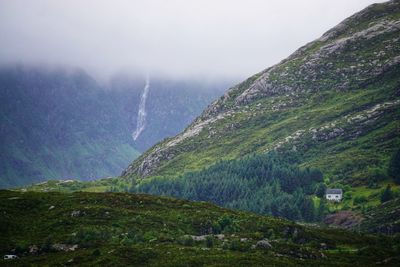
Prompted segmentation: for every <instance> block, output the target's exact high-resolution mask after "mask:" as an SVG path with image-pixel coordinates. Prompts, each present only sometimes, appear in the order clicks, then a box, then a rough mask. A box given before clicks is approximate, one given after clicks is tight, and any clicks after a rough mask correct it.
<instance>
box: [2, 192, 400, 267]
mask: <svg viewBox="0 0 400 267" xmlns="http://www.w3.org/2000/svg"><path fill="white" fill-rule="evenodd" d="M0 211H1V214H2V216H1V217H0V231H1V235H0V253H1V254H10V253H11V254H17V255H19V256H20V258H19V259H17V260H11V261H10V260H2V259H0V266H65V265H67V266H100V265H102V266H272V265H274V266H298V265H300V264H302V265H307V266H339V265H340V266H351V265H353V264H354V262H357V263H358V264H360V265H363V266H372V265H375V264H378V263H383V262H385V264H386V265H389V266H390V265H393V266H395V264H396V263H397V262H398V260H399V256H398V255H399V254H396V252H397V250H398V247H396V240H395V239H391V238H388V237H381V238H377V237H374V236H366V235H359V234H356V233H351V232H346V231H342V230H332V229H331V230H326V229H319V228H314V227H310V226H301V225H298V224H295V223H292V222H288V221H285V220H282V219H278V218H272V217H263V216H259V215H255V214H251V213H244V212H237V211H231V210H227V209H223V208H219V207H217V206H215V205H211V204H208V203H201V202H197V203H196V202H189V201H183V200H177V199H170V198H162V197H154V196H148V195H135V194H121V193H71V194H65V193H37V192H26V193H21V192H12V191H0ZM193 236H195V237H193ZM200 236H202V237H200ZM199 238H200V239H205V240H199V241H196V240H194V239H199ZM260 240H268V243H269V245H268V244H267V243H266V242H265V241H264V242H261V243H258V245H257V242H259V241H260ZM262 244H264V246H262ZM75 245H76V246H75ZM371 251H373V252H374V253H371Z"/></svg>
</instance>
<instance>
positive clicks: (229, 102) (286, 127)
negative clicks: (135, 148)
mask: <svg viewBox="0 0 400 267" xmlns="http://www.w3.org/2000/svg"><path fill="white" fill-rule="evenodd" d="M399 36H400V1H389V2H386V3H382V4H374V5H371V6H369V7H367V8H366V9H364V10H362V11H360V12H359V13H356V14H355V15H353V16H351V17H349V18H348V19H346V20H344V21H343V22H341V23H340V24H339V25H337V26H336V27H334V28H333V29H331V30H329V31H328V32H326V33H325V34H324V35H323V36H322V37H320V38H319V39H317V40H315V41H313V42H311V43H309V44H307V45H305V46H303V47H301V48H300V49H298V50H297V51H296V52H294V53H293V54H292V55H291V56H289V57H288V58H287V59H284V60H282V61H281V62H280V63H279V64H276V65H274V66H272V67H270V68H267V69H265V70H263V71H261V72H259V73H257V74H255V75H254V76H252V77H250V78H248V79H247V80H245V81H244V82H242V83H239V84H238V85H236V86H234V87H231V88H230V89H229V90H228V91H226V93H225V94H224V96H222V97H221V98H219V99H218V100H216V101H215V102H213V103H212V104H211V105H209V106H208V107H207V109H206V110H205V111H204V112H203V113H202V114H201V115H200V116H199V117H198V118H196V119H195V120H194V122H192V123H191V124H190V125H189V126H188V127H187V128H186V129H185V130H184V131H183V132H182V133H180V134H178V135H176V136H175V137H173V138H168V139H166V140H164V141H162V142H160V143H158V144H157V145H155V146H154V147H152V148H151V149H149V150H148V151H146V152H145V153H143V154H142V155H141V156H140V157H139V158H138V159H136V160H135V161H134V162H133V163H132V164H131V165H129V167H128V168H127V169H126V170H125V171H124V172H123V174H122V176H123V177H124V178H125V179H128V180H132V179H133V180H134V181H140V180H141V179H143V178H152V177H160V176H163V177H176V176H179V175H182V174H185V173H188V172H191V171H199V170H202V169H203V168H205V167H209V166H212V165H213V164H215V162H216V161H218V160H221V159H223V160H230V159H236V158H240V157H243V156H246V155H249V154H252V153H266V152H268V151H277V152H282V153H291V154H295V155H296V156H297V157H298V158H299V164H300V167H312V168H318V169H320V170H321V171H322V172H323V173H324V176H325V181H326V183H327V184H334V183H338V182H340V183H341V184H344V185H350V186H361V185H367V184H370V183H378V184H379V183H380V182H382V181H388V179H389V178H388V177H387V176H385V172H386V168H387V166H388V163H389V160H390V158H391V156H392V154H393V153H394V152H395V151H396V150H397V149H398V148H399V147H400V138H399V137H400V132H399V128H400V123H399V118H400V109H399V105H400V75H399V73H400V41H399ZM376 173H381V174H382V173H383V176H384V177H383V178H380V179H381V180H379V181H376V175H375V174H376ZM138 179H139V180H138Z"/></svg>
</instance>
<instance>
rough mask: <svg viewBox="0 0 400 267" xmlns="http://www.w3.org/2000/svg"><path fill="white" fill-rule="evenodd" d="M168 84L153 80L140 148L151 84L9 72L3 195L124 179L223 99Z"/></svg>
mask: <svg viewBox="0 0 400 267" xmlns="http://www.w3.org/2000/svg"><path fill="white" fill-rule="evenodd" d="M163 81H164V80H160V79H157V78H153V79H152V80H151V82H152V84H151V88H150V92H149V98H148V99H147V106H146V112H147V115H148V116H147V121H146V124H145V129H144V131H143V133H142V134H141V135H140V137H139V138H138V139H137V140H136V142H134V141H133V140H132V133H133V131H134V129H135V128H136V123H137V113H138V106H139V101H140V98H141V94H142V90H143V87H144V80H143V77H139V76H137V77H131V76H128V77H120V76H119V77H117V76H116V77H114V78H113V80H112V82H111V83H110V85H100V84H98V83H97V82H96V81H95V80H94V79H93V78H91V77H90V76H89V75H88V74H87V73H85V72H84V71H82V70H70V69H67V68H60V69H52V68H43V67H39V66H35V67H34V66H3V67H1V68H0V119H1V127H0V149H1V152H2V153H1V155H0V188H4V187H13V186H21V185H27V184H30V183H37V182H40V181H44V180H47V179H65V178H74V179H81V180H91V179H94V178H102V177H107V176H116V175H118V174H119V173H121V171H122V170H123V168H125V167H126V166H127V165H128V164H129V162H130V161H131V160H132V158H136V157H137V156H138V155H139V154H140V152H139V151H142V149H146V148H148V147H150V146H151V145H153V144H154V143H155V142H157V141H159V140H162V139H163V138H165V137H167V136H170V135H174V134H176V133H178V132H179V131H181V130H182V129H183V128H184V127H185V126H186V125H187V124H188V123H189V122H190V121H191V120H192V119H193V118H195V116H197V115H198V114H200V112H201V110H202V109H203V108H204V107H205V106H206V105H207V104H208V103H210V102H211V101H212V100H213V99H214V98H215V97H216V95H217V94H218V90H217V88H219V87H218V86H217V85H216V84H213V83H211V84H212V86H211V87H212V88H211V89H210V90H203V88H204V86H205V84H206V82H195V81H193V82H191V81H186V82H179V81H171V82H169V87H168V86H164V87H163V86H161V84H163V83H164V82H163ZM166 96H168V97H166ZM171 98H172V99H174V100H175V102H174V101H171ZM172 103H173V106H171V105H172Z"/></svg>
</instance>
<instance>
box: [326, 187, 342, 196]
mask: <svg viewBox="0 0 400 267" xmlns="http://www.w3.org/2000/svg"><path fill="white" fill-rule="evenodd" d="M326 194H340V195H341V194H343V191H342V189H338V188H332V189H326Z"/></svg>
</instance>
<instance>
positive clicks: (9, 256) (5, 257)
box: [4, 255, 18, 260]
mask: <svg viewBox="0 0 400 267" xmlns="http://www.w3.org/2000/svg"><path fill="white" fill-rule="evenodd" d="M16 258H18V257H17V255H4V259H5V260H14V259H16Z"/></svg>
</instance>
